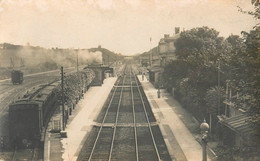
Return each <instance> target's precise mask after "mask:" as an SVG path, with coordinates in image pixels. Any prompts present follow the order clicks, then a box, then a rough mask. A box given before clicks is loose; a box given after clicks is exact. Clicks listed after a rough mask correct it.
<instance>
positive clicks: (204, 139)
mask: <svg viewBox="0 0 260 161" xmlns="http://www.w3.org/2000/svg"><path fill="white" fill-rule="evenodd" d="M200 130H201V141H202V148H203V151H202V161H207V151H206V147H207V142H208V140H207V137H208V130H209V125H208V124H207V123H206V120H205V119H204V121H203V123H201V124H200Z"/></svg>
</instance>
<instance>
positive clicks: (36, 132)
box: [9, 81, 59, 147]
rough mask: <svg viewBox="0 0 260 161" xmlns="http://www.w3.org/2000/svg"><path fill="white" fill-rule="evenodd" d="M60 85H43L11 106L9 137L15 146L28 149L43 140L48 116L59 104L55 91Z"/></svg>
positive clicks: (56, 83)
mask: <svg viewBox="0 0 260 161" xmlns="http://www.w3.org/2000/svg"><path fill="white" fill-rule="evenodd" d="M58 84H59V82H58V81H56V82H53V83H50V84H47V85H41V86H39V87H38V88H34V89H33V90H31V91H30V92H26V94H24V96H23V97H22V98H20V99H18V100H16V101H15V102H14V103H12V104H11V105H9V130H10V135H9V136H10V140H11V141H12V142H13V144H14V145H15V146H18V147H24V146H27V147H28V146H29V145H32V144H34V142H35V141H37V140H40V139H41V136H42V132H44V127H45V125H46V119H47V116H48V114H50V111H52V109H53V108H54V107H55V104H56V103H57V96H56V95H55V93H54V91H53V90H54V88H56V87H57V86H58Z"/></svg>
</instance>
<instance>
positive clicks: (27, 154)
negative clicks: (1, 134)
mask: <svg viewBox="0 0 260 161" xmlns="http://www.w3.org/2000/svg"><path fill="white" fill-rule="evenodd" d="M37 154H38V148H29V149H22V150H18V149H17V148H15V151H14V153H13V156H12V159H11V161H18V160H29V161H37V160H38V159H37Z"/></svg>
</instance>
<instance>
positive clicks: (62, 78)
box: [60, 66, 65, 131]
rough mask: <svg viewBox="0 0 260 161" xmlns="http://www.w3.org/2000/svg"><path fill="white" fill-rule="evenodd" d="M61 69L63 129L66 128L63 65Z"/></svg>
mask: <svg viewBox="0 0 260 161" xmlns="http://www.w3.org/2000/svg"><path fill="white" fill-rule="evenodd" d="M60 70H61V104H62V130H63V131H64V130H65V118H64V113H65V111H64V73H63V66H62V67H61V68H60Z"/></svg>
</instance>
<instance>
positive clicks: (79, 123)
mask: <svg viewBox="0 0 260 161" xmlns="http://www.w3.org/2000/svg"><path fill="white" fill-rule="evenodd" d="M116 79H117V78H116V77H112V78H107V79H105V80H104V84H103V85H102V86H94V87H91V88H90V89H89V90H88V91H87V92H86V93H85V94H84V98H82V99H81V100H80V101H79V102H78V104H77V105H76V107H75V109H74V110H73V111H72V115H70V117H69V119H68V123H67V126H66V128H65V132H66V133H67V137H66V138H61V136H60V133H52V132H50V130H51V128H52V123H51V122H50V123H49V126H48V130H47V133H46V137H45V143H44V161H61V160H64V161H76V160H77V157H78V154H79V152H80V150H81V148H82V145H83V143H84V142H85V139H86V138H87V136H88V132H89V131H90V130H91V126H92V125H93V124H94V119H95V118H96V116H97V115H98V113H99V112H100V110H101V108H102V107H103V105H104V103H105V101H106V99H107V97H108V95H109V93H110V91H111V89H112V88H113V85H114V83H115V81H116ZM58 117H61V116H60V112H59V110H58V111H57V113H56V114H54V115H53V118H52V119H57V118H58Z"/></svg>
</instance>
